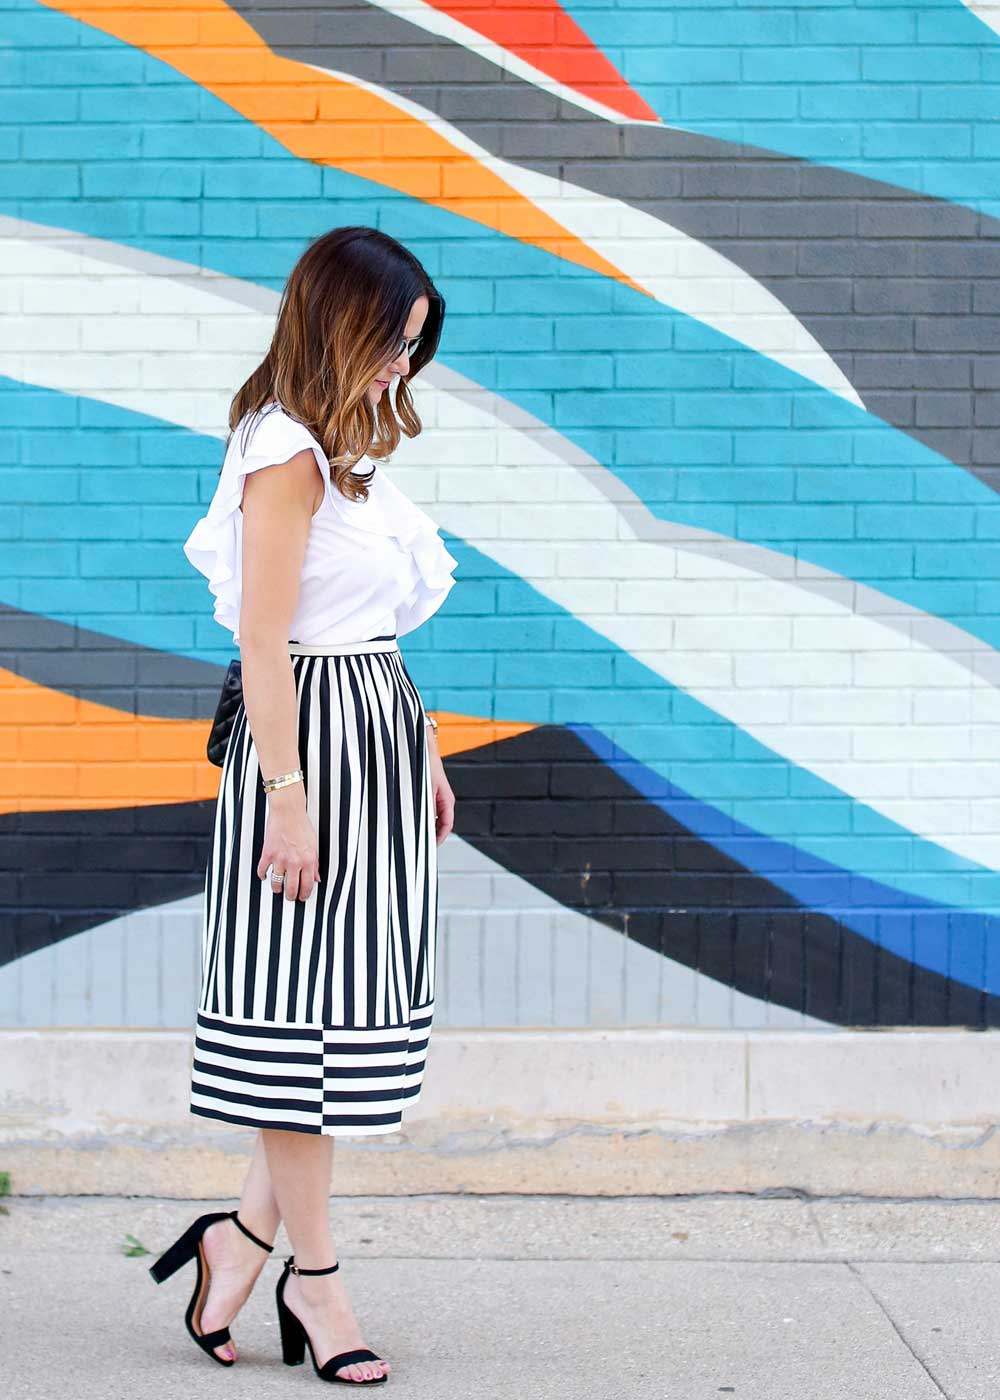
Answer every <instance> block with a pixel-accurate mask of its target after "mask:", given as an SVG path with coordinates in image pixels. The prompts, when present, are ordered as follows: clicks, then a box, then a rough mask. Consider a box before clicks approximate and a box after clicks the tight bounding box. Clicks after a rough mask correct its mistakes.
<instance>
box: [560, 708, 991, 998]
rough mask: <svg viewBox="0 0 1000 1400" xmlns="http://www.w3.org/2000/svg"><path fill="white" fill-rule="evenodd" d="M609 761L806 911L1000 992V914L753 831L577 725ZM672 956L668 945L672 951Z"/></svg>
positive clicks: (579, 732)
mask: <svg viewBox="0 0 1000 1400" xmlns="http://www.w3.org/2000/svg"><path fill="white" fill-rule="evenodd" d="M570 728H572V729H573V731H574V733H576V734H577V735H579V737H580V738H581V739H582V740H583V742H584V743H585V744H586V745H587V746H588V748H590V749H591V750H592V751H593V752H594V753H595V754H596V755H597V757H598V758H599V759H601V761H602V762H603V763H606V764H607V765H608V767H609V768H612V769H614V771H615V772H617V773H619V774H620V775H621V777H622V778H624V779H625V780H626V781H627V782H628V783H629V784H630V785H631V786H632V787H633V788H635V789H636V791H638V792H640V793H642V795H643V796H644V797H645V798H646V799H647V801H649V802H653V803H655V804H656V805H657V806H658V807H659V808H660V809H661V810H662V811H664V812H666V813H668V814H669V815H670V816H671V817H673V818H674V819H675V820H676V821H679V822H680V823H681V824H682V825H684V826H685V827H687V828H688V830H690V831H692V832H694V833H695V834H696V835H698V836H700V837H702V838H703V839H704V840H706V841H709V842H710V843H711V844H712V845H713V846H715V847H716V848H717V849H718V850H721V851H723V852H725V854H726V855H728V856H731V857H732V859H733V860H735V861H738V862H739V863H740V864H741V865H743V866H745V867H747V868H748V869H750V870H751V871H753V872H755V873H757V874H760V875H763V876H764V877H765V878H767V879H768V880H770V881H772V882H773V883H774V884H776V885H778V886H779V887H780V888H781V889H783V890H785V891H786V892H787V893H788V894H790V895H792V896H793V898H795V899H797V900H798V901H799V902H800V903H801V904H802V906H803V907H804V908H806V909H813V910H815V911H816V912H817V913H819V914H824V915H826V916H828V917H829V918H831V919H834V920H836V921H838V922H840V923H842V924H843V925H844V926H845V927H846V928H849V929H851V930H853V931H854V932H855V933H857V934H858V935H859V936H860V937H862V938H864V939H867V941H868V942H870V943H872V944H875V945H877V946H878V947H881V948H884V949H886V950H887V951H888V952H890V953H894V954H895V955H896V956H897V957H899V958H902V959H903V960H904V961H905V962H910V963H915V964H916V965H917V966H918V967H921V968H925V969H926V970H927V971H929V972H935V973H939V974H940V975H941V976H942V977H951V978H954V979H955V981H957V982H964V983H965V984H966V985H968V986H970V987H975V988H977V989H978V990H985V991H986V992H989V993H991V994H992V995H996V994H998V993H1000V916H998V913H997V912H996V911H994V912H993V913H992V914H990V913H986V912H983V911H977V910H971V909H949V908H946V907H943V906H941V905H938V904H934V903H932V902H931V901H930V900H928V899H922V898H918V897H917V896H915V895H914V896H911V897H909V898H901V897H900V892H899V891H898V890H896V889H892V888H890V887H888V886H886V885H884V884H880V883H879V882H878V881H875V880H873V879H870V878H866V877H865V876H862V875H859V874H857V873H856V872H855V871H852V870H849V869H844V868H843V867H838V866H836V865H834V864H832V863H830V862H829V861H824V860H821V859H819V858H817V857H807V858H806V859H805V860H803V853H802V851H801V849H799V848H797V847H795V846H791V845H789V844H787V843H785V842H780V841H774V840H773V839H772V838H770V837H768V836H765V835H763V834H762V833H761V832H758V831H754V830H753V829H752V828H751V827H749V826H746V825H745V824H743V823H742V822H740V821H737V820H735V819H733V818H731V817H727V816H725V815H724V814H723V813H721V812H720V811H719V810H718V809H717V808H712V807H709V806H707V805H706V804H705V803H703V802H701V801H699V800H698V799H697V798H696V797H694V796H693V795H692V794H691V793H690V792H685V791H683V790H682V789H680V788H678V787H677V786H676V785H675V784H674V783H671V782H670V781H668V780H667V779H666V778H664V777H663V776H662V775H661V774H660V773H658V772H656V771H655V769H653V768H651V767H648V766H647V765H646V764H643V763H640V762H638V761H636V759H635V758H634V757H633V756H630V755H626V754H624V753H623V752H622V750H621V747H620V746H619V745H617V744H615V743H614V742H613V741H612V740H610V739H609V738H608V737H607V735H606V734H604V733H602V732H601V731H600V730H598V729H595V728H593V727H592V726H589V725H571V726H570ZM666 952H667V954H668V956H669V952H670V950H669V948H667V949H666Z"/></svg>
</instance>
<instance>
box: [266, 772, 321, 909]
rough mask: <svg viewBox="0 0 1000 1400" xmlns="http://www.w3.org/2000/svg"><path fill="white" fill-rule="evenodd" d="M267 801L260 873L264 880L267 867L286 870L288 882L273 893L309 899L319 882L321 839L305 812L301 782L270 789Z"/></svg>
mask: <svg viewBox="0 0 1000 1400" xmlns="http://www.w3.org/2000/svg"><path fill="white" fill-rule="evenodd" d="M266 801H267V821H266V823H265V826H264V845H263V847H262V849H261V856H260V860H259V861H258V862H257V875H258V877H259V878H260V879H261V880H263V879H264V877H265V875H266V874H267V867H268V866H269V865H271V864H273V865H274V869H275V871H277V872H278V873H279V874H280V873H281V872H282V871H284V873H285V883H284V885H283V886H282V888H281V890H280V891H279V889H278V886H277V885H274V884H272V885H271V891H272V893H273V894H278V893H283V894H284V896H285V898H286V899H303V900H305V899H308V898H309V896H310V895H311V894H312V892H313V886H314V885H316V884H318V883H319V857H318V854H317V852H318V850H319V841H318V839H317V836H316V828H315V827H314V826H313V824H312V818H311V817H310V816H309V813H308V812H307V811H306V803H305V793H304V791H303V787H302V784H301V783H292V784H290V785H289V786H288V787H284V788H279V789H278V790H277V792H269V793H268V794H267V797H266Z"/></svg>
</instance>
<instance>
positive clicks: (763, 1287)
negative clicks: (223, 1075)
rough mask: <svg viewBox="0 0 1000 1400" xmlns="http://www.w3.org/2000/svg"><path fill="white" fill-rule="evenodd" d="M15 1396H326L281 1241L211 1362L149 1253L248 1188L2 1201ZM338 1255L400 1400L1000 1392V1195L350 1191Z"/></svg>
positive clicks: (2, 1287)
mask: <svg viewBox="0 0 1000 1400" xmlns="http://www.w3.org/2000/svg"><path fill="white" fill-rule="evenodd" d="M4 1204H5V1206H6V1209H7V1212H8V1213H7V1214H6V1215H0V1302H2V1307H0V1356H2V1364H0V1377H2V1385H0V1389H2V1393H3V1395H4V1397H9V1400H53V1397H55V1396H58V1395H71V1396H73V1397H74V1400H111V1397H117V1396H118V1395H121V1394H124V1395H127V1396H128V1397H129V1400H202V1397H204V1400H218V1397H220V1396H231V1397H240V1400H243V1397H248V1398H249V1397H253V1400H258V1397H259V1400H268V1397H272V1396H274V1397H294V1396H296V1395H299V1396H309V1395H314V1396H315V1395H318V1394H320V1393H321V1391H320V1389H319V1387H321V1386H322V1382H320V1381H319V1380H318V1379H317V1377H316V1376H315V1375H314V1373H313V1371H312V1368H311V1366H309V1365H308V1363H307V1366H306V1367H303V1368H296V1369H291V1368H288V1367H284V1366H282V1364H281V1362H280V1360H279V1356H278V1335H277V1325H276V1321H275V1316H274V1302H273V1286H274V1283H275V1282H276V1280H277V1277H278V1274H279V1272H280V1259H281V1256H282V1254H283V1253H287V1252H288V1245H287V1241H286V1240H285V1237H284V1235H283V1233H282V1234H281V1235H279V1239H278V1242H277V1247H276V1249H275V1254H274V1257H273V1258H271V1259H270V1260H269V1261H268V1263H267V1265H266V1266H265V1271H264V1274H263V1275H262V1277H261V1280H260V1283H259V1284H258V1287H257V1289H256V1290H255V1292H254V1294H253V1296H252V1297H251V1299H250V1301H249V1302H248V1304H247V1305H246V1307H245V1308H244V1309H243V1311H242V1312H241V1313H240V1315H239V1317H238V1318H237V1320H236V1322H235V1323H234V1325H233V1334H234V1336H235V1338H236V1340H237V1342H238V1343H239V1345H240V1351H241V1359H240V1361H239V1363H238V1364H237V1366H235V1367H234V1368H233V1369H232V1370H223V1369H222V1368H221V1367H218V1366H215V1365H213V1364H212V1363H211V1362H210V1361H209V1360H208V1359H207V1358H206V1357H204V1356H203V1355H202V1354H201V1353H200V1352H199V1351H198V1350H197V1349H196V1348H195V1346H194V1345H193V1343H192V1342H191V1341H190V1339H189V1338H188V1337H187V1334H186V1333H185V1331H184V1326H183V1312H184V1308H185V1306H186V1303H187V1299H188V1296H189V1294H190V1290H191V1288H192V1287H193V1284H194V1269H193V1268H191V1267H190V1266H189V1267H188V1268H186V1269H185V1270H183V1271H182V1272H181V1273H180V1274H177V1275H175V1276H174V1278H173V1279H171V1280H169V1281H168V1282H167V1283H166V1284H164V1285H163V1286H162V1287H160V1288H157V1287H156V1285H155V1284H154V1283H153V1281H152V1279H151V1278H150V1277H149V1275H148V1273H147V1268H148V1266H149V1264H150V1262H151V1259H152V1257H153V1256H152V1254H150V1255H145V1256H140V1257H133V1258H129V1257H126V1256H125V1254H124V1253H123V1249H124V1246H125V1236H126V1234H132V1235H134V1236H135V1237H136V1238H137V1239H138V1240H139V1241H141V1242H142V1244H144V1245H145V1246H146V1247H147V1248H148V1249H149V1250H150V1251H152V1252H153V1253H156V1252H159V1251H160V1250H161V1249H162V1248H164V1247H165V1246H166V1245H167V1244H168V1243H169V1242H170V1241H171V1240H172V1239H173V1238H174V1236H175V1235H176V1234H178V1233H180V1231H181V1229H182V1228H183V1227H184V1226H185V1225H186V1224H187V1223H189V1222H190V1220H192V1219H193V1218H194V1217H195V1216H196V1215H198V1214H200V1213H201V1212H202V1211H205V1210H210V1209H218V1208H224V1209H228V1208H229V1207H231V1206H232V1205H233V1204H234V1202H233V1201H200V1202H185V1201H163V1200H152V1199H149V1198H141V1197H133V1198H127V1199H121V1198H101V1197H91V1198H81V1197H62V1198H54V1197H48V1198H41V1199H39V1198H25V1197H8V1198H7V1199H6V1201H5V1203H4ZM331 1211H332V1216H333V1221H334V1229H335V1237H336V1239H337V1240H338V1247H339V1252H340V1257H341V1258H342V1259H343V1261H344V1266H345V1269H346V1270H347V1273H346V1278H347V1281H348V1284H349V1287H350V1289H351V1291H352V1297H353V1299H354V1303H355V1308H356V1310H357V1312H358V1315H359V1317H360V1318H361V1320H362V1323H363V1325H364V1327H365V1331H366V1335H367V1339H368V1342H369V1345H371V1346H372V1347H373V1348H374V1349H375V1350H376V1351H379V1352H381V1354H382V1355H384V1356H386V1357H387V1358H388V1359H389V1360H391V1361H392V1362H393V1364H394V1373H393V1376H392V1378H391V1379H390V1381H389V1383H388V1386H387V1387H386V1389H385V1390H384V1391H380V1392H379V1393H380V1394H386V1395H391V1396H394V1397H397V1400H452V1397H454V1398H455V1400H459V1398H461V1400H466V1397H468V1396H470V1395H474V1396H477V1397H485V1400H508V1397H509V1400H514V1397H517V1400H521V1398H522V1397H526V1396H530V1397H540V1400H547V1398H548V1397H550V1396H551V1397H556V1396H559V1397H565V1396H572V1397H574V1400H607V1397H609V1396H612V1395H616V1394H620V1395H628V1396H633V1397H636V1400H710V1397H711V1398H712V1400H718V1397H720V1396H734V1397H736V1400H933V1397H940V1396H946V1397H948V1400H997V1397H998V1395H1000V1202H998V1201H982V1200H979V1201H936V1202H928V1201H921V1202H919V1203H909V1202H905V1201H895V1202H894V1201H889V1200H845V1199H839V1200H838V1199H826V1200H823V1199H819V1200H817V1199H809V1200H807V1199H802V1198H796V1197H773V1196H772V1197H740V1196H729V1197H718V1196H698V1197H683V1198H662V1197H661V1198H644V1197H640V1198H632V1199H606V1198H581V1197H552V1196H547V1197H518V1196H480V1197H462V1196H457V1197H456V1196H418V1197H412V1198H408V1199H401V1198H399V1197H393V1198H385V1197H357V1196H355V1197H352V1198H350V1199H347V1200H336V1199H335V1200H333V1201H332V1202H331Z"/></svg>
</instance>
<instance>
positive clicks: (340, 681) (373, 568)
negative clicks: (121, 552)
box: [151, 227, 457, 1384]
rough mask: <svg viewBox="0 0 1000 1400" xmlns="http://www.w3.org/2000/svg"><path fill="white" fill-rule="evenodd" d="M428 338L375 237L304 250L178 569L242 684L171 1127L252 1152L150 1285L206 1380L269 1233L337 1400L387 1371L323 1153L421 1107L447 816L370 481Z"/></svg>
mask: <svg viewBox="0 0 1000 1400" xmlns="http://www.w3.org/2000/svg"><path fill="white" fill-rule="evenodd" d="M443 316H444V302H443V299H442V298H441V296H440V295H439V294H438V292H437V291H436V290H435V288H434V285H433V283H432V282H431V280H430V278H429V277H428V276H427V273H426V271H425V270H424V268H423V267H422V266H421V264H420V263H419V262H418V261H417V259H416V258H415V257H413V255H412V254H411V253H410V252H409V251H408V250H407V249H405V248H404V247H402V245H401V244H399V243H398V242H396V241H395V240H394V239H392V238H390V237H388V236H387V235H386V234H383V233H380V232H378V231H377V230H375V229H371V228H364V227H349V228H336V229H333V230H332V231H331V232H329V233H327V234H325V235H324V236H323V237H321V238H319V239H318V240H317V241H316V242H315V243H313V244H312V245H311V246H310V247H309V248H308V249H307V250H306V252H305V253H304V254H303V256H302V257H301V259H300V260H299V262H298V263H297V264H296V266H295V267H294V269H293V270H292V273H291V275H290V277H289V279H288V283H287V285H286V287H285V290H284V294H283V296H282V300H281V306H280V308H279V312H278V318H277V323H276V327H275V332H274V337H273V340H272V342H271V346H270V349H269V350H268V353H267V355H266V356H265V358H264V360H263V362H262V363H261V365H260V366H259V368H258V369H256V370H255V371H254V373H253V374H252V375H251V376H250V378H249V379H248V380H247V381H246V383H245V384H244V385H243V387H242V388H241V389H240V390H239V392H238V393H237V394H236V396H235V398H234V399H233V402H232V406H231V409H230V414H229V425H230V428H231V429H232V430H233V431H232V434H231V436H230V439H229V443H228V445H227V450H226V458H225V462H224V464H223V467H222V472H221V475H220V479H219V484H218V487H217V489H216V492H215V496H214V498H213V500H212V503H211V506H210V507H209V510H208V512H207V514H206V515H205V516H204V517H203V519H202V520H200V521H199V522H198V524H197V526H196V527H195V529H194V530H193V531H192V533H191V535H190V536H189V538H188V540H187V541H186V543H185V546H184V549H185V553H186V554H187V557H188V558H189V560H190V561H191V563H192V564H194V566H195V567H196V568H197V569H198V570H200V571H201V572H202V573H204V574H205V575H206V576H207V578H208V580H209V588H210V590H211V592H212V593H213V595H214V597H215V617H216V620H217V621H219V622H220V623H222V624H223V625H224V626H226V627H228V628H231V629H232V632H233V641H234V642H235V643H237V644H238V645H239V649H240V657H241V662H242V678H243V701H242V704H241V706H240V708H239V709H238V711H237V714H236V718H235V721H234V723H233V727H232V730H231V733H230V737H229V740H228V743H227V747H226V753H225V760H224V764H223V768H222V774H221V778H220V786H219V795H218V799H217V803H216V811H215V829H214V835H213V841H212V847H211V852H210V855H209V861H208V868H207V871H206V878H205V917H204V925H203V947H202V992H201V998H200V1002H199V1007H198V1013H197V1025H196V1038H195V1053H194V1063H193V1067H192V1085H191V1105H190V1106H191V1112H192V1113H194V1114H199V1115H202V1116H204V1117H209V1118H215V1119H220V1120H222V1121H225V1122H231V1123H239V1124H244V1125H251V1126H255V1127H257V1128H258V1129H259V1131H258V1135H257V1138H256V1142H255V1146H254V1151H253V1155H252V1159H251V1162H250V1169H249V1171H248V1173H247V1177H246V1182H245V1184H244V1187H243V1191H242V1195H241V1197H240V1203H239V1206H238V1208H237V1210H236V1211H230V1212H225V1213H219V1212H216V1213H213V1214H210V1215H206V1216H201V1217H199V1219H198V1220H196V1221H195V1222H194V1224H193V1225H192V1226H191V1227H190V1228H189V1230H188V1231H186V1232H185V1234H184V1235H182V1236H181V1238H180V1239H179V1240H178V1241H176V1243H175V1244H174V1245H173V1246H171V1248H170V1249H169V1250H168V1251H167V1252H166V1253H165V1254H164V1255H163V1256H162V1257H161V1258H160V1259H159V1260H158V1261H157V1263H156V1264H154V1265H153V1268H152V1270H151V1272H152V1273H153V1276H154V1278H156V1280H157V1282H162V1281H163V1279H164V1278H167V1277H169V1276H170V1274H172V1273H173V1272H174V1270H175V1269H176V1268H178V1267H179V1266H180V1265H181V1264H182V1263H184V1262H186V1261H187V1260H189V1259H194V1260H195V1261H196V1263H197V1267H198V1278H197V1283H196V1285H195V1290H194V1293H193V1295H192V1298H191V1301H190V1303H189V1305H188V1311H187V1317H186V1323H187V1328H188V1331H189V1332H190V1334H191V1336H192V1337H193V1338H194V1340H195V1341H196V1342H197V1343H198V1345H199V1346H200V1347H201V1348H202V1350H204V1351H205V1352H206V1353H207V1354H208V1355H210V1356H213V1357H214V1358H215V1359H216V1360H217V1361H219V1362H221V1363H222V1364H223V1365H232V1364H233V1362H234V1361H235V1359H236V1351H235V1347H234V1346H233V1343H232V1340H231V1338H230V1336H229V1331H228V1324H229V1323H230V1322H231V1321H232V1319H233V1318H234V1317H235V1315H236V1313H237V1312H238V1311H239V1309H240V1307H241V1306H242V1305H243V1303H244V1302H245V1301H246V1298H247V1297H248V1296H249V1293H250V1291H251V1289H252V1287H253V1284H254V1282H255V1280H256V1278H257V1276H258V1274H259V1272H260V1270H261V1267H262V1265H263V1262H264V1260H265V1258H266V1255H267V1253H269V1252H270V1250H271V1248H272V1242H273V1239H274V1236H275V1232H276V1230H277V1227H278V1223H279V1221H281V1220H283V1221H284V1224H285V1229H286V1231H287V1233H288V1236H289V1239H290V1240H291V1243H292V1249H293V1255H292V1256H291V1259H290V1260H289V1261H287V1262H286V1265H285V1269H284V1272H283V1273H282V1276H281V1279H280V1281H279V1284H278V1292H277V1304H278V1315H279V1321H280V1324H281V1341H282V1354H283V1358H284V1360H285V1361H286V1362H287V1363H288V1364H290V1365H294V1364H297V1363H298V1362H301V1361H302V1360H303V1359H304V1349H305V1346H306V1345H308V1347H309V1351H310V1355H311V1358H312V1362H313V1366H314V1368H315V1369H316V1371H317V1373H318V1374H319V1375H320V1376H321V1378H322V1379H324V1380H339V1381H345V1382H350V1383H353V1384H372V1383H384V1382H385V1381H386V1380H387V1379H388V1375H389V1372H390V1369H391V1367H390V1364H389V1362H388V1361H386V1360H383V1359H382V1358H380V1357H378V1356H377V1355H376V1353H375V1352H373V1351H371V1350H370V1349H368V1348H367V1347H366V1346H365V1344H364V1338H363V1336H362V1333H361V1331H360V1328H359V1326H358V1323H357V1321H356V1319H355V1317H354V1313H353V1311H352V1309H351V1305H350V1302H349V1301H348V1297H347V1293H346V1291H345V1288H344V1285H343V1282H342V1281H341V1277H340V1275H339V1274H338V1273H337V1272H336V1270H337V1268H338V1265H337V1261H336V1251H335V1247H334V1244H333V1241H332V1239H331V1234H330V1225H329V1194H330V1174H331V1166H332V1153H333V1139H334V1137H335V1136H336V1135H337V1134H340V1133H343V1134H346V1135H351V1134H373V1133H385V1132H392V1131H393V1130H394V1129H396V1128H398V1127H399V1126H400V1123H401V1122H402V1115H403V1110H404V1107H405V1106H406V1105H409V1104H413V1103H416V1102H417V1099H418V1098H419V1094H420V1087H421V1083H422V1077H423V1067H424V1057H425V1050H426V1046H427V1041H428V1036H429V1033H430V1026H431V1021H432V1018H433V1009H434V965H435V951H436V918H437V855H436V847H437V846H438V845H440V844H441V842H442V841H444V839H445V838H446V836H447V835H448V833H449V832H450V831H451V829H452V823H453V817H454V804H455V799H454V795H453V793H452V791H451V788H450V787H449V785H448V780H447V778H446V777H445V773H444V768H443V766H442V763H441V757H440V754H439V753H438V749H437V743H436V739H435V736H434V727H435V726H434V721H433V720H432V719H431V718H430V717H428V716H427V715H426V713H425V711H424V708H423V704H422V702H421V698H420V695H419V693H418V691H417V689H416V686H415V685H414V683H413V681H412V679H411V678H410V675H409V672H408V671H407V668H406V666H405V664H404V662H403V658H402V654H401V652H400V650H399V646H398V642H397V638H398V637H399V636H401V635H403V634H404V633H406V632H410V631H413V630H414V629H415V628H416V627H418V626H419V625H420V624H421V623H422V622H424V621H426V619H427V618H428V617H430V616H431V614H432V613H434V612H435V611H436V610H437V609H438V608H439V607H440V605H441V603H442V602H443V601H444V599H445V597H446V596H447V593H448V591H449V590H450V588H451V587H452V585H453V584H454V582H455V580H454V578H453V577H452V576H451V575H452V572H453V570H454V569H455V568H456V567H457V561H456V560H455V559H454V558H453V557H452V556H451V555H450V554H449V553H448V552H447V550H446V549H445V547H444V544H443V542H442V540H441V538H440V535H439V534H438V532H437V527H436V526H435V524H434V522H433V520H431V519H430V517H429V516H427V515H426V514H425V513H424V512H423V511H422V510H420V509H419V508H418V507H417V506H416V505H415V504H414V503H413V502H412V501H410V500H409V499H408V498H407V497H406V496H405V495H404V494H403V493H402V491H400V490H399V488H398V487H396V486H395V485H394V484H393V483H392V482H391V481H390V479H389V478H388V477H387V476H386V473H385V468H384V466H383V465H382V464H381V461H382V459H383V458H384V457H386V456H387V455H388V454H389V453H391V451H392V450H393V449H394V448H395V447H396V446H397V445H398V443H399V440H400V435H401V433H405V434H406V435H407V436H408V437H414V436H416V434H417V433H418V432H419V431H420V430H421V423H420V419H419V418H418V416H417V414H416V412H415V409H414V406H413V401H412V398H411V396H410V392H409V388H408V380H409V379H411V378H412V377H413V375H415V374H416V373H417V372H418V371H419V370H420V369H422V368H423V366H424V365H425V364H427V362H428V361H429V360H430V359H431V358H432V356H433V355H434V352H435V350H436V348H437V345H438V341H439V338H440V334H441V325H442V320H443ZM394 382H395V384H396V398H395V404H394V405H393V403H392V401H391V388H392V385H393V383H394ZM366 454H367V455H366ZM362 459H364V462H365V464H366V467H367V468H368V469H367V470H366V471H364V472H362V473H356V472H355V471H354V468H355V467H356V466H357V465H358V464H359V463H361V462H362Z"/></svg>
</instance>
